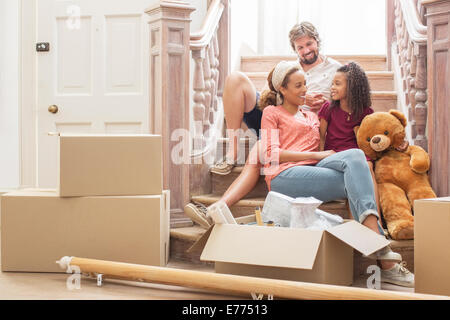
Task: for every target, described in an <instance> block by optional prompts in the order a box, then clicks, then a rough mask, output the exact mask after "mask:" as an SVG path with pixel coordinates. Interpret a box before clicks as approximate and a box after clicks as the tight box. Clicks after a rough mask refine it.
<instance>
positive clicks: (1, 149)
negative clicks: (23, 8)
mask: <svg viewBox="0 0 450 320" xmlns="http://www.w3.org/2000/svg"><path fill="white" fill-rule="evenodd" d="M0 43H2V50H0V189H9V188H17V187H18V186H19V183H20V182H19V181H20V174H19V168H20V165H19V164H20V161H19V1H18V0H1V1H0Z"/></svg>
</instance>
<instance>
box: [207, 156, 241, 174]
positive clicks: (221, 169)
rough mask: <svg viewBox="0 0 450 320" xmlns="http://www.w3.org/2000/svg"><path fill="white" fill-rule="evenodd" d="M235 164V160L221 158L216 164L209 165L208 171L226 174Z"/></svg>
mask: <svg viewBox="0 0 450 320" xmlns="http://www.w3.org/2000/svg"><path fill="white" fill-rule="evenodd" d="M235 166H236V162H235V161H230V160H227V159H223V160H222V161H219V162H217V163H216V164H214V165H213V166H212V167H211V169H210V172H212V173H215V174H220V175H222V176H226V175H227V174H230V173H231V171H232V170H233V168H234V167H235Z"/></svg>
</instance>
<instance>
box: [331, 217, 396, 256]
mask: <svg viewBox="0 0 450 320" xmlns="http://www.w3.org/2000/svg"><path fill="white" fill-rule="evenodd" d="M327 232H328V233H330V234H332V235H333V236H335V237H336V238H338V239H340V240H341V241H343V242H344V243H346V244H348V245H349V246H350V247H352V248H353V249H356V250H358V251H359V252H361V253H362V254H364V255H370V254H372V253H374V252H375V251H378V250H380V249H382V248H384V247H386V246H387V245H389V244H390V242H389V240H387V239H386V238H385V237H383V236H382V235H380V234H378V233H376V232H374V231H372V230H371V229H369V228H367V227H366V226H364V225H362V224H361V223H358V222H356V221H354V220H353V221H350V222H346V223H343V224H340V225H338V226H335V227H333V228H330V229H328V230H327Z"/></svg>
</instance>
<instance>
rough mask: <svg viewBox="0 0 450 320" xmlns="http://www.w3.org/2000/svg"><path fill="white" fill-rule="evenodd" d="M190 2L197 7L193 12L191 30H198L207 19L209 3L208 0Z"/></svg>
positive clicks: (192, 0) (191, 0)
mask: <svg viewBox="0 0 450 320" xmlns="http://www.w3.org/2000/svg"><path fill="white" fill-rule="evenodd" d="M189 3H190V4H191V6H193V7H194V8H195V11H194V12H192V13H191V19H192V21H191V32H196V31H198V30H200V28H201V27H202V24H203V21H204V20H205V17H206V12H207V11H208V8H207V5H208V3H207V0H190V1H189Z"/></svg>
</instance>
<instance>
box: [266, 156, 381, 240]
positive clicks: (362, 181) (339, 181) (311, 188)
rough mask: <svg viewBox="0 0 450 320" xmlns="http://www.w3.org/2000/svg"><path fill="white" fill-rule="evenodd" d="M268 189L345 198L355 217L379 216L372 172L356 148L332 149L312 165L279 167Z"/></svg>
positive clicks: (286, 193)
mask: <svg viewBox="0 0 450 320" xmlns="http://www.w3.org/2000/svg"><path fill="white" fill-rule="evenodd" d="M270 186H271V190H272V191H276V192H279V193H282V194H285V195H287V196H289V197H292V198H297V197H314V198H316V199H319V200H321V201H323V202H328V201H332V200H338V199H343V198H347V199H348V202H349V205H350V210H351V212H352V215H353V217H354V219H355V220H357V221H359V222H360V223H363V221H364V220H365V219H366V218H367V217H368V216H369V215H374V216H375V217H376V218H377V220H378V229H379V231H380V234H382V235H384V232H383V229H382V228H381V226H380V217H379V215H378V212H377V205H376V202H375V192H374V187H373V181H372V175H371V174H370V169H369V166H368V165H367V160H366V157H365V156H364V153H363V152H362V151H361V150H360V149H349V150H345V151H342V152H338V153H335V154H333V155H331V156H329V157H327V158H325V159H323V160H321V161H320V162H319V163H317V164H316V165H314V166H310V165H300V166H295V167H292V168H289V169H286V170H284V171H282V172H281V173H280V174H279V175H278V176H276V177H275V178H274V179H272V181H271V183H270Z"/></svg>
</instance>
